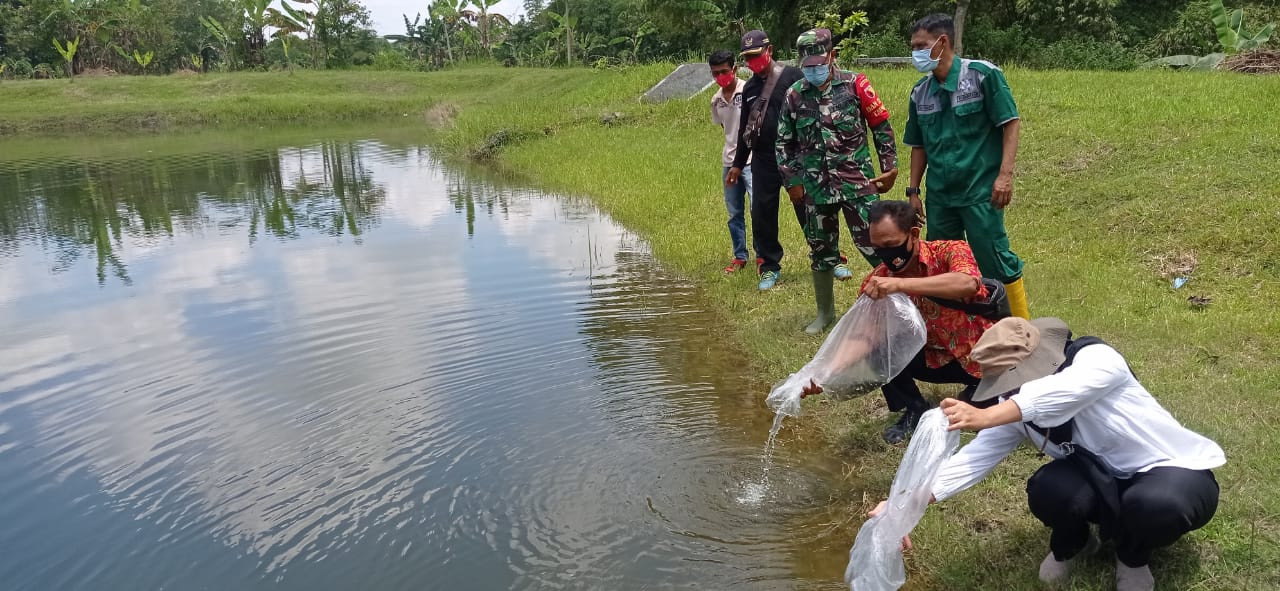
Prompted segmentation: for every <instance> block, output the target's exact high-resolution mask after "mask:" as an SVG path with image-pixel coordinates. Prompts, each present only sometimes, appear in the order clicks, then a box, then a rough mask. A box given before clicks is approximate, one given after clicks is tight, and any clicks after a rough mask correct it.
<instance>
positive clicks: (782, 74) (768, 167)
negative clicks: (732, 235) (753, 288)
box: [725, 31, 805, 290]
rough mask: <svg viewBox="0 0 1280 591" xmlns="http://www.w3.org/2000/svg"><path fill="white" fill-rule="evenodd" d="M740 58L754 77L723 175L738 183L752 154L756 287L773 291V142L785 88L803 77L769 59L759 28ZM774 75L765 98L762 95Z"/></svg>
mask: <svg viewBox="0 0 1280 591" xmlns="http://www.w3.org/2000/svg"><path fill="white" fill-rule="evenodd" d="M742 57H743V58H744V59H745V60H746V62H747V68H749V69H750V70H751V71H752V72H753V73H754V74H755V75H754V76H752V77H751V80H748V81H747V85H746V87H744V89H743V91H742V120H741V121H740V122H739V124H738V149H737V152H736V154H735V155H734V159H733V167H732V168H730V169H729V174H728V176H727V177H726V178H725V184H726V185H733V184H736V183H737V182H738V176H739V175H740V174H742V169H743V167H744V166H746V164H747V158H751V177H752V187H751V233H752V236H754V238H755V240H754V242H755V251H756V256H757V257H759V259H758V260H757V261H756V262H757V263H758V265H759V272H760V289H761V290H767V289H772V288H773V286H774V285H775V284H777V282H778V272H779V271H780V270H781V269H782V265H781V264H780V263H781V261H782V244H781V243H779V242H778V196H779V194H780V193H781V192H782V174H781V173H779V172H778V159H777V154H776V153H775V148H774V145H775V144H776V143H777V140H778V111H779V110H780V109H781V108H782V104H783V103H784V102H786V96H787V89H789V88H791V85H792V84H795V83H796V82H797V81H799V80H801V79H803V78H804V74H803V73H801V72H800V68H797V67H795V66H784V65H782V64H780V63H776V62H774V61H773V46H772V45H771V44H770V43H769V36H768V35H765V34H764V32H763V31H750V32H748V33H747V34H746V35H743V36H742ZM770 76H773V77H776V81H775V82H773V90H772V92H770V93H769V96H768V97H761V96H760V95H761V94H762V93H763V91H764V89H765V87H766V86H767V85H768V84H769V83H770V80H769V78H770ZM761 100H767V101H768V104H767V108H766V109H765V110H764V112H763V115H764V117H763V118H762V119H761V118H759V117H758V116H757V121H755V122H754V124H753V123H752V112H753V111H754V110H755V109H754V107H755V105H756V102H757V101H761ZM792 208H793V209H794V210H795V214H796V221H797V222H798V223H799V224H800V226H801V227H803V226H804V221H805V213H804V206H803V205H796V204H792Z"/></svg>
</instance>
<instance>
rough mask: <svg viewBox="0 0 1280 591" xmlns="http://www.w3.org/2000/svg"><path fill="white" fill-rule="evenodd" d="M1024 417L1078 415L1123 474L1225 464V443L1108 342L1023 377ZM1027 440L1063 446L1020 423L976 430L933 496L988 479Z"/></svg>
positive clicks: (1085, 434) (1057, 419) (1049, 419)
mask: <svg viewBox="0 0 1280 591" xmlns="http://www.w3.org/2000/svg"><path fill="white" fill-rule="evenodd" d="M1012 400H1013V401H1014V403H1016V404H1017V405H1018V408H1020V409H1021V410H1022V420H1023V421H1029V422H1032V423H1035V424H1037V425H1039V426H1041V427H1047V428H1052V427H1057V426H1059V425H1062V424H1063V423H1066V422H1067V421H1068V420H1071V419H1072V418H1074V419H1075V428H1074V431H1073V434H1074V435H1073V437H1072V441H1073V442H1074V443H1076V444H1077V445H1080V446H1083V447H1084V448H1085V449H1088V450H1089V451H1092V452H1093V453H1094V454H1096V455H1097V456H1098V457H1099V458H1101V459H1102V461H1103V463H1105V464H1106V465H1107V467H1108V468H1109V469H1110V470H1111V473H1112V474H1113V475H1114V476H1115V477H1117V478H1130V477H1132V476H1133V475H1134V474H1137V473H1140V472H1146V471H1148V470H1151V469H1152V468H1158V467H1162V466H1172V467H1178V468H1187V469H1191V470H1208V469H1212V468H1217V467H1218V466H1221V465H1223V464H1225V463H1226V455H1225V454H1224V453H1223V452H1222V448H1221V447H1219V446H1218V444H1217V443H1214V442H1213V441H1212V440H1210V439H1208V438H1206V437H1204V436H1203V435H1200V434H1198V433H1196V432H1194V431H1191V430H1190V429H1187V428H1186V427H1183V426H1182V425H1181V424H1180V423H1178V421H1177V419H1175V418H1173V415H1171V414H1169V411H1167V410H1165V409H1164V407H1162V406H1160V403H1159V402H1156V399H1155V398H1154V397H1152V396H1151V394H1150V393H1149V392H1147V390H1146V388H1144V387H1142V384H1140V383H1138V380H1137V379H1136V378H1135V377H1134V376H1133V374H1132V373H1131V372H1130V371H1129V367H1128V365H1127V364H1126V363H1125V360H1124V357H1122V356H1121V355H1120V353H1119V352H1117V351H1116V350H1115V349H1112V348H1111V347H1109V346H1107V345H1101V344H1099V345H1090V346H1087V347H1084V348H1083V349H1080V351H1079V352H1078V353H1077V354H1076V357H1075V360H1074V361H1073V362H1072V364H1071V365H1070V366H1068V367H1067V368H1066V369H1065V370H1063V371H1061V372H1060V373H1057V374H1054V375H1050V376H1046V377H1043V378H1040V379H1038V380H1034V381H1031V382H1027V383H1026V384H1024V385H1023V386H1022V388H1021V390H1020V391H1019V393H1018V394H1016V395H1015V396H1013V397H1012ZM1023 440H1030V442H1031V444H1032V445H1034V446H1035V447H1036V449H1040V448H1041V446H1042V445H1043V449H1044V452H1045V453H1046V454H1048V455H1049V456H1051V457H1053V458H1054V459H1061V458H1063V457H1064V456H1063V453H1062V451H1061V450H1060V449H1059V448H1058V446H1057V445H1054V444H1053V443H1052V442H1048V443H1047V444H1046V442H1045V437H1044V436H1042V435H1040V433H1038V432H1036V431H1035V430H1034V429H1030V428H1028V427H1026V426H1025V425H1023V424H1022V423H1021V422H1018V423H1011V424H1008V425H1001V426H999V427H993V428H990V429H983V430H982V431H980V432H978V435H977V437H975V438H974V439H973V441H971V442H969V444H968V445H966V446H964V447H962V448H961V449H960V451H958V452H956V454H955V455H954V456H951V458H950V459H948V460H947V461H946V463H944V464H943V465H942V468H941V469H940V470H939V472H938V478H937V480H936V481H935V482H934V485H933V496H934V497H935V498H936V499H937V500H938V501H943V500H945V499H947V498H949V497H951V496H953V495H955V494H956V493H958V492H960V491H962V490H965V489H967V488H969V487H971V486H973V485H975V484H977V483H978V482H980V481H981V480H982V479H983V478H986V476H987V475H988V474H990V473H991V471H992V470H993V469H994V468H995V466H996V464H998V463H1000V460H1003V459H1004V458H1005V456H1008V455H1009V453H1010V452H1012V451H1013V450H1014V448H1016V447H1017V446H1018V444H1019V443H1021V442H1022V441H1023Z"/></svg>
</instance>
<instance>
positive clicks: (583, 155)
mask: <svg viewBox="0 0 1280 591" xmlns="http://www.w3.org/2000/svg"><path fill="white" fill-rule="evenodd" d="M666 71H667V70H666V68H662V67H646V68H634V69H629V70H626V71H621V72H615V71H590V70H507V69H499V68H487V69H468V70H460V71H454V72H443V73H435V74H407V73H372V72H345V73H312V72H298V73H296V74H293V75H289V74H283V73H271V74H243V75H228V76H208V77H193V78H115V79H93V80H77V81H76V82H75V83H71V84H69V83H67V82H66V81H49V82H23V83H8V82H6V83H3V84H0V133H7V134H11V135H12V134H22V135H30V134H33V133H44V132H58V133H60V132H72V131H76V132H79V131H85V130H87V131H91V132H92V131H101V132H116V131H120V130H131V129H137V128H145V129H164V130H175V129H184V128H187V127H192V126H205V125H224V124H258V125H265V124H270V123H273V122H279V121H292V122H309V121H316V122H319V121H331V120H333V119H359V118H384V117H399V118H402V119H404V120H405V121H406V125H407V126H422V127H423V129H424V135H425V134H427V133H430V134H433V135H434V137H435V138H436V139H437V140H438V141H439V142H440V144H441V145H442V146H443V147H444V149H445V150H447V151H449V152H452V153H453V154H455V155H458V156H467V155H472V156H481V157H485V158H491V159H492V160H493V161H494V162H496V163H497V164H498V165H500V166H502V167H505V168H508V169H510V170H512V171H515V172H516V173H518V174H521V175H524V177H525V178H527V179H528V181H529V182H531V183H534V184H538V185H541V186H543V187H545V188H548V189H552V190H557V191H562V192H568V193H574V194H582V195H587V196H590V197H591V198H592V199H593V200H595V202H596V203H598V204H599V205H600V206H601V207H602V208H604V209H605V210H607V211H608V212H609V213H610V214H611V215H612V216H613V217H614V218H615V219H617V220H618V221H620V222H621V223H622V224H624V225H626V226H627V227H629V228H631V229H633V230H634V231H636V232H638V233H639V234H641V235H642V236H644V237H645V238H646V239H648V241H649V242H650V243H651V244H652V246H653V249H654V252H655V255H656V256H657V257H658V258H660V259H661V260H663V261H664V263H665V264H666V265H667V266H669V267H670V268H672V269H673V270H675V271H677V272H679V273H681V274H683V275H684V276H687V277H689V278H691V279H692V280H694V281H696V282H698V283H699V284H700V285H702V286H703V287H704V288H705V290H706V293H707V298H708V301H709V302H713V303H714V304H715V305H717V306H719V307H720V309H721V310H722V312H723V316H722V317H723V322H724V323H725V324H726V325H727V326H728V327H729V329H730V331H731V333H732V334H733V335H734V337H735V338H736V340H737V341H738V343H739V344H740V346H741V347H742V348H743V349H744V350H746V351H747V352H749V353H750V355H751V357H752V358H753V359H755V360H756V368H755V369H756V370H757V372H758V375H759V376H760V378H761V392H760V395H761V398H763V395H764V391H765V390H766V389H767V385H768V383H770V382H771V381H772V380H774V379H777V378H780V377H782V376H784V375H785V374H786V373H787V372H789V371H792V370H794V369H796V368H798V367H799V366H800V365H802V364H803V363H804V362H805V361H806V360H807V359H808V357H809V356H811V355H812V354H813V352H814V350H816V348H817V346H818V344H819V343H820V339H816V338H808V337H805V336H804V335H803V334H802V333H801V332H800V327H802V326H803V325H804V324H805V323H806V322H807V321H808V319H809V318H808V317H809V315H810V314H811V312H812V291H811V289H810V287H809V285H808V270H807V263H806V259H805V256H804V252H805V251H804V242H803V240H802V238H801V236H800V232H799V229H798V227H796V225H795V224H794V223H791V222H790V221H789V219H790V218H789V216H788V214H785V213H784V215H783V216H782V220H783V223H782V229H783V241H784V245H785V246H786V247H787V249H788V250H787V257H786V259H785V260H784V263H783V265H784V272H783V283H782V284H781V286H780V288H779V289H777V290H776V291H773V292H769V293H759V292H757V291H756V290H755V288H754V283H755V279H754V277H752V276H750V274H749V273H741V274H738V275H736V276H728V277H726V276H724V275H722V274H721V273H720V271H719V270H720V268H721V267H722V266H723V265H724V264H725V263H726V262H727V260H728V252H729V250H728V239H727V236H726V234H727V233H726V231H725V229H724V208H723V203H722V198H721V195H720V190H719V188H718V173H719V163H718V158H719V143H718V142H719V137H718V132H717V131H716V130H715V129H713V128H712V127H711V124H710V122H709V116H708V113H707V103H706V97H705V96H704V97H699V98H697V99H695V100H693V101H689V102H673V103H668V104H664V105H640V104H639V103H637V102H636V100H635V98H636V97H637V96H639V94H640V93H641V92H643V90H644V89H645V88H646V87H647V86H648V85H649V84H651V83H652V82H654V81H656V80H658V79H660V78H661V77H662V76H663V75H665V73H666ZM871 76H872V80H873V82H874V83H875V84H876V86H877V88H878V89H879V90H880V92H881V94H882V96H884V97H886V98H887V99H888V100H889V106H890V108H891V110H892V111H893V112H894V119H893V122H894V124H895V125H896V126H898V129H899V133H900V130H901V126H902V125H903V124H904V123H905V117H904V114H905V95H906V91H907V89H908V88H909V87H910V85H911V83H912V82H913V81H914V79H915V75H914V74H912V73H909V72H903V71H882V72H872V73H871ZM1009 77H1010V82H1011V84H1012V85H1013V87H1014V92H1015V94H1016V96H1017V97H1018V99H1019V102H1020V106H1021V108H1022V111H1023V116H1024V125H1023V129H1024V131H1023V144H1022V149H1021V151H1020V158H1019V167H1018V168H1019V171H1018V176H1017V181H1016V183H1017V184H1016V192H1015V197H1014V199H1015V201H1014V206H1013V207H1012V208H1011V209H1010V210H1009V213H1008V224H1009V229H1010V234H1011V237H1012V241H1013V246H1014V249H1015V250H1016V251H1017V252H1018V253H1019V254H1020V255H1022V257H1023V258H1024V259H1025V260H1026V263H1027V271H1026V278H1027V287H1028V290H1029V295H1030V298H1031V306H1032V310H1033V313H1035V314H1036V315H1055V316H1060V317H1062V318H1064V319H1066V320H1067V321H1068V322H1070V323H1071V324H1072V326H1073V328H1074V329H1075V330H1076V332H1077V333H1078V334H1094V335H1098V336H1101V337H1103V338H1105V339H1107V340H1108V341H1110V342H1112V343H1113V344H1115V345H1116V346H1117V348H1119V349H1120V350H1121V351H1123V352H1124V353H1126V355H1127V356H1128V357H1129V359H1130V361H1131V363H1132V365H1133V367H1134V369H1135V371H1136V372H1137V374H1138V375H1139V376H1140V377H1141V378H1142V380H1143V381H1144V383H1145V384H1146V385H1147V386H1148V388H1149V389H1150V390H1151V391H1152V392H1154V393H1155V394H1156V395H1157V397H1158V398H1159V399H1160V400H1161V401H1162V402H1163V403H1164V404H1165V406H1166V407H1167V408H1169V409H1170V410H1171V411H1172V412H1173V413H1174V414H1175V415H1176V416H1178V417H1179V418H1180V419H1182V420H1183V421H1184V422H1185V423H1186V424H1188V425H1189V426H1191V427H1192V428H1194V429H1196V430H1199V431H1201V432H1203V433H1205V434H1206V435H1209V436H1211V437H1213V438H1214V439H1216V440H1217V441H1218V442H1219V443H1221V444H1222V446H1223V447H1224V449H1226V451H1227V454H1228V461H1229V463H1228V465H1227V466H1226V467H1224V468H1223V469H1221V470H1220V471H1219V472H1218V478H1219V481H1220V482H1221V484H1222V490H1223V494H1222V505H1221V507H1220V509H1219V512H1218V517H1217V518H1216V519H1215V520H1214V521H1213V523H1211V524H1210V525H1209V526H1208V527H1207V528H1205V529H1204V530H1201V531H1199V532H1197V533H1195V534H1193V535H1192V536H1190V537H1189V538H1188V539H1187V540H1184V541H1183V542H1180V543H1179V544H1177V545H1175V546H1174V547H1172V548H1170V549H1168V550H1167V551H1164V552H1162V553H1160V554H1159V555H1158V556H1157V562H1156V569H1155V570H1156V573H1157V579H1158V581H1159V582H1160V588H1163V589H1233V590H1234V589H1280V497H1277V495H1275V494H1274V490H1275V489H1276V487H1277V486H1280V468H1277V462H1276V460H1277V458H1280V436H1277V435H1275V434H1274V433H1273V431H1272V429H1271V428H1270V426H1271V425H1274V424H1280V410H1277V406H1276V404H1275V403H1274V402H1273V399H1274V398H1275V395H1274V394H1273V393H1274V392H1275V391H1276V390H1277V389H1280V316H1278V315H1276V314H1275V313H1274V312H1273V311H1272V309H1273V307H1274V303H1273V302H1274V301H1275V300H1276V299H1277V297H1278V296H1280V262H1278V260H1277V256H1278V255H1280V229H1278V228H1280V209H1278V208H1277V207H1276V203H1277V200H1278V199H1280V190H1277V189H1276V184H1275V182H1274V181H1273V180H1271V178H1270V176H1271V175H1270V169H1271V167H1272V166H1273V164H1272V163H1273V162H1274V161H1275V159H1276V158H1277V156H1280V144H1278V143H1276V141H1275V123H1274V119H1273V117H1272V116H1271V109H1272V108H1273V105H1272V104H1271V102H1272V99H1273V98H1274V97H1277V96H1280V79H1264V78H1251V77H1241V76H1230V75H1214V74H1204V75H1191V74H1178V73H1168V72H1148V73H1127V74H1094V73H1068V72H1056V73H1038V72H1027V71H1013V72H1010V74H1009ZM613 113H621V116H620V117H619V116H614V115H612V114H613ZM606 114H610V116H609V117H607V118H605V119H606V120H607V123H606V122H604V121H602V116H603V115H606ZM0 149H3V140H2V139H0ZM901 164H902V167H903V169H904V170H905V169H906V166H907V162H906V159H905V158H903V160H902V163H901ZM893 195H894V196H898V195H900V192H898V191H895V192H894V194H893ZM845 240H848V237H847V236H846V237H845ZM1179 267H1183V268H1179ZM1170 274H1182V275H1187V276H1189V277H1190V278H1191V281H1190V282H1189V283H1188V284H1187V285H1186V286H1185V287H1183V288H1181V289H1179V290H1174V289H1172V288H1171V287H1170V284H1169V280H1170V279H1171V277H1170V276H1169V275H1170ZM838 289H839V291H838V297H839V298H840V299H841V301H842V302H843V303H845V304H846V305H847V304H848V303H850V302H852V300H853V298H854V296H855V289H856V282H850V283H849V284H845V285H842V286H840V287H839V288H838ZM1189 296H1200V297H1203V298H1207V299H1209V300H1211V301H1210V303H1209V304H1208V305H1207V306H1199V305H1195V304H1192V303H1189V302H1188V297H1189ZM947 392H948V390H945V389H944V390H939V391H937V392H935V395H936V396H941V395H943V394H945V393H947ZM808 409H809V410H810V412H808V413H807V414H806V416H805V417H803V418H801V419H800V420H799V421H793V422H791V423H789V427H788V429H790V430H793V431H794V432H795V433H798V434H799V436H802V437H809V438H818V439H821V440H823V441H825V442H829V443H830V445H831V448H832V453H835V454H839V455H840V456H841V457H842V458H843V459H845V461H846V462H848V464H849V465H850V486H848V487H845V490H843V491H842V493H841V494H840V496H839V498H838V499H837V501H839V502H837V503H835V504H833V509H832V515H831V519H832V521H833V522H837V523H843V524H844V525H843V527H839V528H835V529H834V530H833V531H834V532H835V533H833V534H832V539H831V543H830V548H831V553H832V554H833V555H838V554H841V553H843V552H846V551H847V548H848V545H849V543H850V542H851V541H852V539H853V534H854V532H855V531H856V527H857V526H858V524H859V523H860V522H861V513H862V511H863V510H864V509H865V508H867V507H868V506H869V503H871V502H873V501H875V500H877V499H879V498H881V497H882V496H883V495H884V494H885V492H886V490H887V487H888V484H889V481H890V480H891V478H892V476H893V472H894V470H895V468H896V466H897V461H898V459H899V457H900V454H901V450H900V449H894V448H890V447H888V446H886V445H884V444H882V443H881V442H880V441H879V432H880V430H881V429H882V428H883V427H884V426H885V423H886V421H888V420H889V419H888V418H887V417H886V416H885V412H884V410H883V403H882V402H881V401H879V400H878V399H876V398H872V397H868V398H866V399H862V400H857V401H852V402H849V403H843V404H823V403H822V402H821V401H815V402H812V403H810V404H809V406H808ZM1013 459H1014V461H1012V462H1007V463H1006V464H1005V465H1004V466H1003V467H1002V468H1000V469H998V470H997V472H996V473H995V474H994V475H993V476H992V477H991V478H990V479H988V481H987V482H985V483H983V484H982V485H980V486H979V487H978V488H976V489H974V490H972V491H970V492H968V493H966V494H964V495H961V496H960V497H958V498H956V499H955V500H953V501H950V502H948V503H947V504H946V505H944V506H942V507H938V508H935V509H933V510H931V511H930V512H929V514H928V515H927V516H926V518H925V520H924V521H923V522H922V524H921V526H920V528H919V529H918V535H917V536H916V542H917V550H916V551H915V552H914V554H913V555H912V557H911V558H910V568H911V571H912V578H911V582H910V584H909V586H908V587H909V588H912V589H988V588H1003V589H1036V588H1038V583H1036V581H1035V569H1036V566H1037V565H1038V563H1039V560H1040V559H1041V558H1042V557H1043V555H1044V552H1045V550H1044V549H1045V537H1046V531H1045V530H1044V529H1043V528H1042V527H1041V526H1040V525H1039V524H1038V522H1036V521H1035V520H1034V519H1033V518H1032V517H1031V516H1030V515H1029V514H1028V513H1027V511H1026V508H1025V499H1024V496H1023V492H1022V490H1023V489H1022V486H1023V482H1024V481H1025V478H1026V476H1027V475H1029V474H1030V473H1031V472H1032V471H1033V470H1034V468H1035V466H1036V465H1037V464H1038V463H1039V462H1040V461H1041V460H1039V459H1037V458H1036V457H1035V455H1034V454H1033V453H1031V452H1029V451H1019V452H1017V453H1016V454H1015V457H1014V458H1013ZM854 483H856V485H855V484H854ZM864 493H865V496H864ZM833 563H837V564H838V561H833ZM1093 564H1094V565H1095V566H1101V567H1103V568H1086V569H1082V571H1081V573H1080V575H1079V576H1078V577H1077V578H1076V585H1075V586H1074V587H1073V588H1077V589H1096V590H1103V589H1109V588H1111V587H1110V568H1109V567H1108V566H1106V565H1103V564H1102V561H1101V560H1096V561H1094V563H1093ZM839 575H840V573H839V572H833V573H832V578H833V580H838V577H839Z"/></svg>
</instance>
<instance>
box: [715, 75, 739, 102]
mask: <svg viewBox="0 0 1280 591" xmlns="http://www.w3.org/2000/svg"><path fill="white" fill-rule="evenodd" d="M737 80H738V83H737V85H735V86H734V89H733V96H738V95H740V94H742V91H743V89H745V88H746V86H747V81H746V80H743V79H741V78H738V79H737ZM716 88H720V87H719V86H717V87H716ZM711 102H713V103H716V104H717V105H729V104H731V103H730V101H728V100H725V98H724V89H720V90H717V91H716V92H715V94H713V95H712V96H711Z"/></svg>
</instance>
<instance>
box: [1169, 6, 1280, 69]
mask: <svg viewBox="0 0 1280 591" xmlns="http://www.w3.org/2000/svg"><path fill="white" fill-rule="evenodd" d="M1209 17H1210V19H1212V20H1213V27H1214V29H1215V31H1216V32H1217V34H1218V42H1219V43H1221V44H1222V51H1221V52H1218V53H1211V54H1209V55H1206V56H1195V55H1171V56H1169V57H1162V58H1160V59H1158V60H1154V61H1151V62H1150V63H1149V64H1148V65H1151V66H1166V67H1171V68H1188V69H1191V70H1212V69H1215V68H1217V67H1218V64H1220V63H1222V60H1224V59H1226V57H1227V56H1228V55H1232V54H1236V53H1239V52H1242V51H1249V50H1251V49H1257V48H1258V47H1260V46H1262V45H1263V44H1264V43H1266V42H1267V41H1269V40H1270V39H1271V34H1272V33H1274V32H1275V29H1276V25H1275V23H1268V24H1267V25H1266V26H1264V27H1262V29H1260V30H1258V32H1257V33H1254V34H1253V35H1249V34H1246V33H1245V32H1244V10H1243V9H1240V8H1237V9H1235V10H1234V11H1232V12H1231V13H1230V14H1227V8H1226V7H1225V6H1223V5H1222V0H1209Z"/></svg>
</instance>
